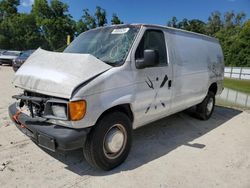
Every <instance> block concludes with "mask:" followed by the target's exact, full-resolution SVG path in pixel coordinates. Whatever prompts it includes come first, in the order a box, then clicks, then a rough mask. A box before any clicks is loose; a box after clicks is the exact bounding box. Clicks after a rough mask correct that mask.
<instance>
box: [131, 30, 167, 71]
mask: <svg viewBox="0 0 250 188" xmlns="http://www.w3.org/2000/svg"><path fill="white" fill-rule="evenodd" d="M144 50H156V51H157V52H158V54H159V65H158V66H166V65H167V51H166V44H165V38H164V33H163V32H162V31H160V30H147V31H145V33H144V35H143V37H142V39H141V42H140V44H139V45H138V47H137V50H136V52H135V59H143V55H144Z"/></svg>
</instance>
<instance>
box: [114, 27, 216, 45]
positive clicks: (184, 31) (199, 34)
mask: <svg viewBox="0 0 250 188" xmlns="http://www.w3.org/2000/svg"><path fill="white" fill-rule="evenodd" d="M126 25H127V26H130V25H131V26H144V27H155V28H159V29H168V30H172V31H178V32H182V33H188V34H192V35H196V36H200V37H202V38H206V39H208V40H209V39H210V40H212V41H215V42H219V40H218V39H217V38H214V37H211V36H208V35H204V34H201V33H195V32H192V31H186V30H183V29H177V28H174V27H168V26H162V25H157V24H144V23H133V24H119V25H112V26H126ZM112 26H111V27H112Z"/></svg>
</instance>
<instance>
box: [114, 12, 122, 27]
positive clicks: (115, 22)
mask: <svg viewBox="0 0 250 188" xmlns="http://www.w3.org/2000/svg"><path fill="white" fill-rule="evenodd" d="M111 24H112V25H118V24H123V22H122V21H121V20H120V19H119V17H118V16H117V14H115V13H114V14H113V15H112V20H111Z"/></svg>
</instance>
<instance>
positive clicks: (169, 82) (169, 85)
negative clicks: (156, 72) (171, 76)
mask: <svg viewBox="0 0 250 188" xmlns="http://www.w3.org/2000/svg"><path fill="white" fill-rule="evenodd" d="M171 86H172V80H169V81H168V89H170V88H171Z"/></svg>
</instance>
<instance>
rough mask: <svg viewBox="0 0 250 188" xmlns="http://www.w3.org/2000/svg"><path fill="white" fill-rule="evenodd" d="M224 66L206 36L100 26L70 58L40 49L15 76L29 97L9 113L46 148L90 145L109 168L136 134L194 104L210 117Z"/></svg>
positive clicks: (71, 49)
mask: <svg viewBox="0 0 250 188" xmlns="http://www.w3.org/2000/svg"><path fill="white" fill-rule="evenodd" d="M223 61H224V60H223V53H222V50H221V46H220V44H219V42H218V40H217V39H215V38H212V37H208V36H205V35H201V34H197V33H192V32H187V31H182V30H178V29H174V28H169V27H163V26H157V25H146V24H131V25H117V26H109V27H102V28H97V29H93V30H89V31H87V32H84V33H82V34H81V35H79V36H78V37H77V38H76V39H75V40H74V41H73V42H72V43H71V44H70V45H69V46H68V47H67V48H66V49H65V51H64V52H63V53H58V52H49V51H45V50H42V49H38V50H36V51H35V52H34V53H33V54H32V55H31V56H30V57H29V58H28V60H27V61H26V63H25V64H24V65H23V66H22V67H21V68H20V69H19V70H18V71H17V72H16V74H15V77H14V80H13V83H14V85H15V86H16V87H18V88H21V89H22V90H23V93H21V94H18V95H15V96H13V98H14V99H16V100H17V101H16V102H15V103H14V104H12V105H11V106H10V107H9V114H10V117H11V119H12V120H13V121H14V122H15V124H16V126H17V127H18V128H19V129H20V130H21V131H22V132H23V133H24V134H26V135H27V136H28V137H30V138H31V139H32V140H33V141H34V142H35V143H37V144H38V145H39V146H41V147H43V148H46V149H48V150H51V151H57V150H73V149H78V148H83V154H84V156H85V158H86V160H87V161H88V162H89V163H90V164H92V165H93V166H95V167H98V168H101V169H104V170H110V169H112V168H114V167H116V166H118V165H119V164H121V163H122V162H123V161H124V160H125V159H126V158H127V156H128V154H129V150H130V148H131V143H132V130H133V129H136V128H138V127H141V126H143V125H146V124H149V123H150V122H153V121H156V120H158V119H161V118H163V117H166V116H168V115H171V114H174V113H176V112H180V111H182V110H185V109H187V108H189V107H192V106H196V113H197V115H198V117H199V118H200V119H201V120H207V119H209V118H210V116H211V115H212V113H213V109H214V105H215V95H218V94H220V93H221V92H222V89H223V86H222V81H223V75H224V73H223V72H224V62H223ZM166 123H167V122H166Z"/></svg>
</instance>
